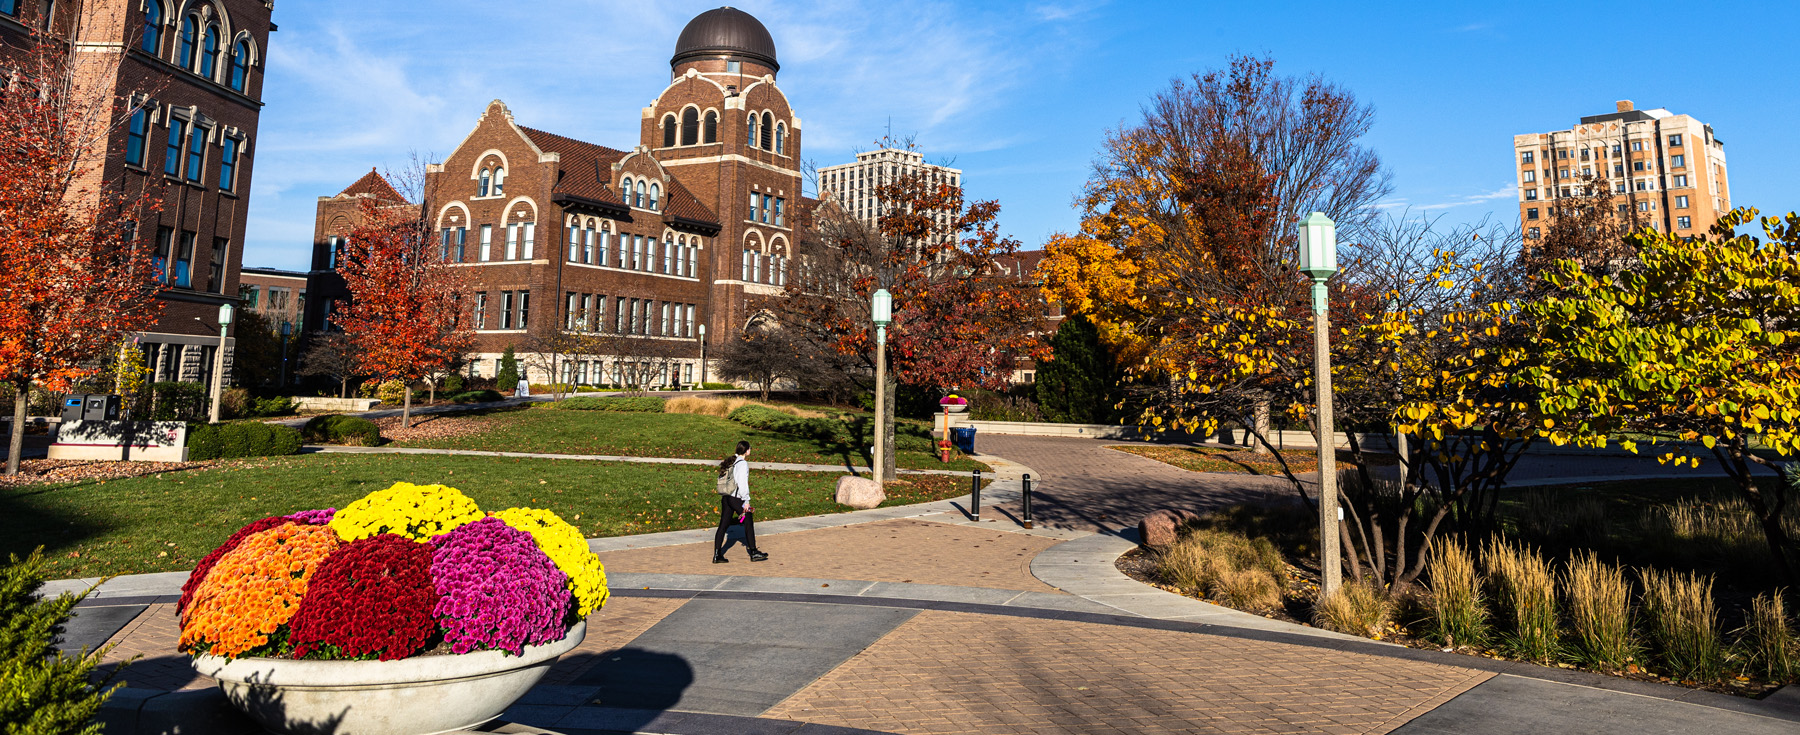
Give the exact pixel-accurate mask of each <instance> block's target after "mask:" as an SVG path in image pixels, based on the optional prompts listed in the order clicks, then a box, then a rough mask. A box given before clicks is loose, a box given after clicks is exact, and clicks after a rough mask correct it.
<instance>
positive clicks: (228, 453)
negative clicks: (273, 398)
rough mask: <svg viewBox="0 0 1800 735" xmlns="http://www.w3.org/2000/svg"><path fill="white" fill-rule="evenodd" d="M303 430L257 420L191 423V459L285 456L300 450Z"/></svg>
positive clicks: (189, 444) (189, 445) (189, 446)
mask: <svg viewBox="0 0 1800 735" xmlns="http://www.w3.org/2000/svg"><path fill="white" fill-rule="evenodd" d="M301 443H302V442H301V439H300V432H299V431H298V430H296V429H292V428H289V427H286V426H274V425H271V424H265V423H261V422H256V421H249V422H244V423H239V424H190V425H189V426H188V439H187V447H188V459H191V460H205V459H236V458H239V457H285V456H287V455H290V454H294V453H296V452H299V451H300V445H301Z"/></svg>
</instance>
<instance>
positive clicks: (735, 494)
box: [713, 441, 769, 564]
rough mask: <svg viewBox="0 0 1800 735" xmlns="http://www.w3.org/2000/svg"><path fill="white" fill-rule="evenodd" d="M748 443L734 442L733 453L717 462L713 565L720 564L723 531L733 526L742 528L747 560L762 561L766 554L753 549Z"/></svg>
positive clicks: (754, 529)
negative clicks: (735, 447)
mask: <svg viewBox="0 0 1800 735" xmlns="http://www.w3.org/2000/svg"><path fill="white" fill-rule="evenodd" d="M749 454H750V442H747V441H740V442H738V443H737V453H735V454H733V455H731V456H729V457H726V458H725V461H723V462H720V463H719V530H717V531H714V532H713V563H714V564H724V563H726V562H728V561H730V559H726V558H725V530H726V529H728V528H731V525H732V524H734V523H738V524H743V526H744V548H746V549H749V550H750V561H763V560H765V559H768V558H769V555H768V554H765V553H763V552H762V550H761V549H758V548H756V516H755V512H754V511H753V510H751V508H750V460H749V459H748V456H749Z"/></svg>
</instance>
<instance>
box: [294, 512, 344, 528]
mask: <svg viewBox="0 0 1800 735" xmlns="http://www.w3.org/2000/svg"><path fill="white" fill-rule="evenodd" d="M336 514H337V509H336V508H326V509H324V510H303V511H300V512H299V513H295V514H293V515H290V516H287V519H288V520H290V521H293V522H295V523H305V524H307V525H309V526H323V525H325V524H327V523H330V522H331V517H332V516H334V515H336Z"/></svg>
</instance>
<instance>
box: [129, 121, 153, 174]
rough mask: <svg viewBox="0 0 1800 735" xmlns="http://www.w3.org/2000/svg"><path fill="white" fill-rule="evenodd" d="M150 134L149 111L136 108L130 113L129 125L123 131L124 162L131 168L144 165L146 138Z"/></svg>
mask: <svg viewBox="0 0 1800 735" xmlns="http://www.w3.org/2000/svg"><path fill="white" fill-rule="evenodd" d="M149 132H150V111H149V110H145V109H143V108H141V107H140V108H138V111H137V112H133V113H131V125H130V127H128V128H126V129H125V162H126V163H129V164H131V165H133V166H142V165H144V148H145V146H146V144H147V141H146V136H147V135H148V134H149Z"/></svg>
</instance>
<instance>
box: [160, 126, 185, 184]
mask: <svg viewBox="0 0 1800 735" xmlns="http://www.w3.org/2000/svg"><path fill="white" fill-rule="evenodd" d="M186 138H187V121H186V120H173V119H171V120H169V145H168V148H167V149H166V150H165V151H164V152H163V173H165V174H168V175H170V176H180V175H181V141H183V140H185V139H186Z"/></svg>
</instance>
